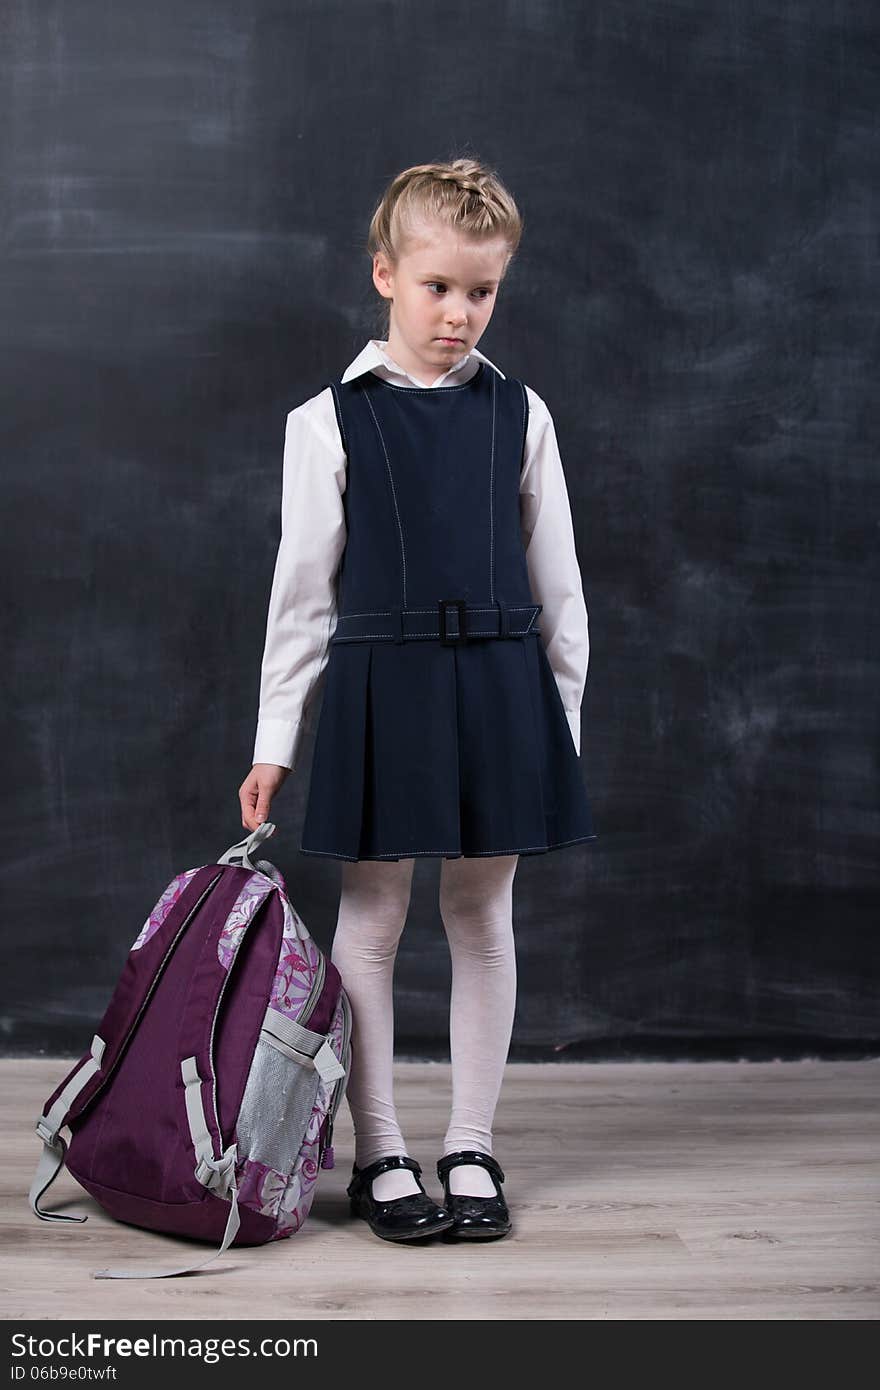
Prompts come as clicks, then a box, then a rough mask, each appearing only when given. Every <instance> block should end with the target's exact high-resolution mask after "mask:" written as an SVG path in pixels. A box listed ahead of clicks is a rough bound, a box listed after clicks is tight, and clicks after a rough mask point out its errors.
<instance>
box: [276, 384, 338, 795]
mask: <svg viewBox="0 0 880 1390" xmlns="http://www.w3.org/2000/svg"><path fill="white" fill-rule="evenodd" d="M322 395H323V393H322ZM322 395H319V396H316V397H313V398H312V400H310V401H307V402H306V403H305V405H302V406H299V407H298V408H297V409H296V410H292V411H291V412H290V414H289V415H288V417H287V426H286V430H285V439H284V466H283V482H282V500H281V541H280V544H279V546H278V555H277V559H276V561H275V574H274V578H273V581H272V592H271V595H270V598H269V612H268V618H267V622H266V641H265V647H264V651H263V660H262V669H261V676H260V705H259V715H258V720H257V733H256V741H255V745H254V755H253V761H254V762H255V763H274V764H276V765H277V766H279V767H289V768H293V767H294V766H295V765H296V761H297V758H298V756H299V749H300V745H301V741H302V736H303V733H304V731H305V729H306V728H307V727H308V723H309V717H310V712H311V709H312V707H313V705H314V702H315V699H316V697H317V695H318V693H319V691H320V690H321V689H322V686H323V677H324V672H325V668H326V665H327V661H328V659H329V651H328V646H329V641H330V638H331V636H332V635H333V631H334V628H335V627H336V618H337V608H336V598H337V577H338V571H339V563H340V560H341V557H342V553H343V551H344V549H345V543H346V539H347V528H346V521H345V510H344V506H343V500H342V497H343V493H344V492H345V488H346V482H347V477H346V457H345V452H344V450H343V448H342V444H341V441H340V440H339V436H338V429H337V426H336V421H335V416H334V415H333V403H332V397H331V396H330V391H329V388H328V389H327V390H326V396H327V401H328V402H329V407H327V404H326V402H324V401H323V400H322Z"/></svg>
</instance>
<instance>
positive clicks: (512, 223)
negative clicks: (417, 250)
mask: <svg viewBox="0 0 880 1390" xmlns="http://www.w3.org/2000/svg"><path fill="white" fill-rule="evenodd" d="M421 222H427V223H431V222H439V223H440V224H441V225H443V226H446V227H451V228H453V229H454V230H455V231H458V232H461V233H463V234H464V235H465V236H469V237H473V238H474V239H475V240H478V241H494V240H498V239H503V240H504V241H506V242H507V248H508V253H507V259H506V261H505V263H504V271H503V274H504V275H506V274H507V270H508V268H509V266H510V262H511V261H512V260H513V257H514V255H515V254H516V250H517V247H518V246H519V243H520V238H521V237H522V231H523V220H522V217H521V216H520V212H519V208H518V207H517V205H516V203H515V202H514V200H513V195H512V194H511V193H510V192H509V191H508V189H507V188H505V186H504V184H503V183H502V182H501V179H500V178H499V177H498V175H497V174H496V173H495V171H494V169H490V168H488V167H487V166H486V165H485V164H483V163H481V161H480V160H478V159H468V158H461V159H453V160H449V161H446V162H442V163H438V164H413V165H412V167H411V168H409V169H403V170H401V172H400V173H399V174H397V175H396V176H395V177H394V178H393V179H392V180H391V182H390V184H389V185H388V187H387V188H386V189H385V192H384V193H383V195H382V198H381V200H380V202H379V204H378V206H377V208H376V210H375V212H374V213H373V216H372V219H371V221H370V231H369V235H368V237H367V253H368V255H369V257H370V260H371V261H372V259H373V257H374V256H375V255H376V252H377V251H383V252H384V253H385V255H386V256H387V257H388V260H389V262H390V264H391V265H392V266H396V265H397V263H398V259H399V257H400V256H401V255H402V254H403V252H404V250H405V249H406V243H407V239H408V238H409V237H412V236H414V235H416V234H417V231H418V225H419V223H421ZM380 316H381V317H382V318H383V319H384V332H385V336H386V337H387V335H388V326H389V323H390V316H391V305H390V303H389V301H388V300H387V299H382V301H381V306H380Z"/></svg>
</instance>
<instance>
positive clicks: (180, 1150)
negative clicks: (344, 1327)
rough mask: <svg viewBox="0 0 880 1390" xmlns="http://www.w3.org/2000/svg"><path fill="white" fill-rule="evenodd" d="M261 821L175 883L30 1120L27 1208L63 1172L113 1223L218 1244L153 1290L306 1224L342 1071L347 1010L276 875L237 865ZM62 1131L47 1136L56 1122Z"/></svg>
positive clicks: (157, 1274)
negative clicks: (35, 1154) (31, 1169)
mask: <svg viewBox="0 0 880 1390" xmlns="http://www.w3.org/2000/svg"><path fill="white" fill-rule="evenodd" d="M274 831H275V826H274V825H273V824H272V823H271V822H267V823H266V824H265V825H262V826H260V828H259V829H258V830H255V831H254V832H253V834H251V835H249V836H247V838H246V839H244V840H241V841H239V843H237V844H235V845H233V846H232V847H231V848H230V849H228V850H227V851H226V853H225V854H224V855H222V856H221V858H220V859H219V860H218V861H217V863H216V864H206V865H204V866H203V867H201V868H198V869H187V870H186V871H185V872H184V873H181V874H178V875H177V877H176V878H174V879H172V881H171V882H170V883H169V885H168V887H167V888H166V889H165V891H164V893H163V894H162V896H161V897H160V899H159V901H158V902H157V903H156V906H155V907H154V908H153V911H152V912H151V913H150V915H149V917H148V918H147V920H146V922H145V923H144V926H143V928H142V930H141V932H140V934H139V936H138V937H137V940H136V941H135V942H134V944H133V946H132V947H131V950H130V952H129V954H128V959H127V960H126V963H125V966H124V967H123V970H122V975H121V976H120V979H119V983H118V984H117V986H116V989H115V991H114V994H113V997H112V999H111V1000H110V1003H109V1005H108V1007H107V1010H106V1012H105V1014H104V1017H103V1019H102V1020H101V1023H100V1025H99V1027H98V1031H97V1033H96V1034H95V1036H94V1037H93V1039H92V1044H91V1049H90V1051H89V1052H88V1053H87V1054H86V1055H85V1056H84V1057H83V1058H81V1059H80V1061H78V1062H77V1064H76V1066H75V1067H74V1068H73V1070H72V1071H71V1072H69V1073H68V1075H67V1076H66V1077H65V1078H64V1080H63V1081H62V1082H61V1084H60V1085H59V1086H58V1087H57V1089H56V1090H55V1091H53V1093H52V1095H51V1096H50V1097H49V1099H48V1101H47V1102H46V1105H45V1106H44V1109H43V1113H42V1115H41V1116H40V1117H39V1119H38V1120H37V1124H36V1129H37V1133H38V1134H39V1135H40V1137H41V1139H42V1140H43V1153H42V1156H41V1158H40V1161H39V1164H38V1166H37V1172H36V1175H35V1177H34V1181H33V1183H32V1184H31V1189H30V1194H29V1200H30V1205H31V1210H32V1211H33V1212H34V1213H35V1214H36V1215H37V1216H39V1217H40V1218H41V1220H43V1221H85V1220H86V1219H87V1218H86V1217H85V1216H65V1215H62V1214H61V1213H58V1212H51V1211H43V1210H41V1209H40V1205H39V1201H40V1198H41V1197H42V1195H43V1193H44V1192H45V1191H46V1188H47V1187H48V1186H49V1184H50V1183H51V1182H52V1181H53V1180H54V1178H55V1177H56V1176H57V1174H58V1172H59V1171H60V1169H61V1166H62V1164H64V1163H65V1162H66V1164H67V1168H68V1171H69V1172H71V1173H72V1174H73V1176H74V1177H75V1178H76V1180H77V1182H79V1183H80V1184H81V1185H82V1186H83V1187H84V1188H85V1189H86V1191H87V1192H89V1193H91V1195H92V1196H93V1197H94V1198H95V1199H96V1201H98V1202H100V1204H101V1206H102V1207H104V1208H105V1210H107V1211H108V1212H109V1213H110V1215H111V1216H113V1217H115V1218H116V1219H117V1220H119V1221H124V1222H127V1223H130V1224H132V1225H135V1226H143V1227H146V1228H148V1229H149V1230H153V1231H163V1232H167V1233H168V1234H171V1235H183V1236H195V1237H197V1238H199V1239H202V1240H206V1241H212V1242H220V1248H219V1250H217V1251H216V1253H215V1254H214V1255H212V1256H210V1257H209V1259H207V1260H204V1261H202V1262H201V1263H199V1264H195V1265H185V1266H183V1267H182V1268H180V1269H166V1270H151V1271H139V1272H138V1271H124V1270H109V1269H102V1270H97V1271H95V1274H94V1277H95V1278H96V1279H159V1278H165V1277H168V1276H172V1275H176V1274H187V1273H189V1272H190V1271H192V1270H195V1269H202V1268H204V1266H205V1265H206V1264H210V1263H211V1261H212V1260H215V1259H216V1258H217V1257H218V1256H219V1255H222V1254H223V1252H224V1251H225V1250H226V1249H227V1248H228V1247H229V1246H230V1245H262V1244H264V1243H265V1242H267V1241H270V1240H281V1239H283V1238H284V1237H285V1236H291V1235H293V1234H294V1233H295V1232H296V1231H298V1230H299V1229H300V1228H301V1227H302V1225H303V1223H304V1222H305V1220H306V1218H307V1216H308V1213H309V1209H310V1207H311V1204H312V1198H313V1196H314V1193H315V1184H316V1181H317V1178H318V1170H319V1168H332V1167H333V1121H334V1117H335V1115H336V1112H337V1110H338V1108H339V1104H340V1102H341V1100H342V1097H343V1095H344V1093H345V1088H346V1085H347V1083H348V1076H349V1073H350V1069H351V1008H350V1005H349V1001H348V997H347V995H346V993H345V990H344V989H343V987H342V979H341V977H340V974H339V971H338V970H337V969H336V967H335V966H334V965H333V964H332V962H331V961H330V960H329V959H328V958H327V957H326V956H324V954H323V953H322V952H321V951H320V949H319V948H318V946H317V945H316V944H315V942H314V941H313V940H312V937H311V936H310V935H309V932H308V930H307V928H306V926H305V924H304V922H303V921H302V919H301V918H300V917H299V916H298V914H297V913H296V911H295V910H294V908H293V906H292V905H291V903H290V900H289V898H288V896H287V891H286V887H285V883H284V879H283V877H282V875H281V874H280V872H279V871H278V869H277V868H275V866H274V865H273V864H270V863H269V862H268V861H267V860H257V861H253V860H252V859H251V855H252V854H253V853H254V851H255V850H256V849H257V848H258V846H259V845H261V844H262V842H263V841H264V840H266V839H268V837H269V836H270V835H272V834H273V833H274ZM64 1125H66V1126H68V1128H69V1130H70V1134H71V1138H70V1142H69V1145H67V1146H66V1145H65V1142H64V1140H63V1139H62V1138H61V1135H60V1132H59V1131H60V1130H61V1128H62V1126H64Z"/></svg>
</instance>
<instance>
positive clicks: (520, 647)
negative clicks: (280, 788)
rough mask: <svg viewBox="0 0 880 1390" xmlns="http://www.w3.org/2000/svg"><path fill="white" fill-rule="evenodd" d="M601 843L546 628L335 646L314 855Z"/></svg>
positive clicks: (314, 773) (316, 769) (306, 842)
mask: <svg viewBox="0 0 880 1390" xmlns="http://www.w3.org/2000/svg"><path fill="white" fill-rule="evenodd" d="M595 839H598V835H597V834H596V832H595V831H594V829H593V820H592V814H591V808H590V803H589V799H588V795H587V792H586V789H585V787H584V782H583V778H582V771H581V763H580V762H579V760H578V756H577V753H576V752H575V747H574V743H573V741H572V737H571V733H570V730H569V727H568V721H567V719H566V715H565V710H564V708H563V704H562V699H561V697H560V694H559V689H558V686H557V684H556V680H555V678H554V676H553V671H552V669H551V666H550V663H549V660H548V658H547V653H546V651H545V649H544V645H543V642H542V641H541V639H540V637H539V636H528V637H525V638H521V639H519V638H510V639H496V640H487V641H470V642H468V643H465V644H462V645H460V646H443V645H442V644H441V643H439V642H432V641H426V642H417V641H409V642H402V643H395V642H340V643H335V644H331V647H330V656H329V659H328V662H327V671H326V680H325V684H324V692H323V698H322V704H321V712H320V718H319V721H318V727H317V730H316V734H315V747H314V755H313V759H312V768H311V778H310V782H309V792H308V798H307V802H306V811H305V818H304V821H303V828H302V836H301V842H300V849H301V851H302V853H303V854H316V855H324V856H328V857H332V858H336V859H347V860H360V859H408V858H419V857H422V856H435V857H443V858H447V859H458V858H461V857H463V856H464V857H477V856H483V855H496V854H545V853H547V852H548V851H549V850H554V849H561V848H562V847H564V846H567V845H574V844H578V843H581V842H583V841H587V840H595Z"/></svg>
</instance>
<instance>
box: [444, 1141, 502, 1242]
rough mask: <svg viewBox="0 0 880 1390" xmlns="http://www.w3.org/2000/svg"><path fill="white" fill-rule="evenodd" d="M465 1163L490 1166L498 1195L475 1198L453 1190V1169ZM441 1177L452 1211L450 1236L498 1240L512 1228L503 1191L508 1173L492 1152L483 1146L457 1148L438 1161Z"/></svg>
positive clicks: (445, 1196) (453, 1237)
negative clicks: (479, 1147)
mask: <svg viewBox="0 0 880 1390" xmlns="http://www.w3.org/2000/svg"><path fill="white" fill-rule="evenodd" d="M461 1163H479V1164H480V1165H481V1166H482V1167H483V1168H486V1169H488V1171H489V1172H490V1173H491V1175H492V1181H493V1182H494V1183H495V1194H496V1195H495V1196H494V1197H472V1196H470V1194H468V1193H464V1192H450V1191H449V1170H450V1168H457V1167H458V1165H459V1164H461ZM437 1177H438V1178H439V1179H440V1181H441V1182H442V1184H443V1204H444V1206H446V1207H447V1208H448V1209H449V1211H451V1212H452V1219H453V1225H452V1228H451V1230H450V1231H449V1236H448V1237H447V1239H456V1240H458V1239H459V1238H460V1237H461V1238H463V1239H466V1240H494V1239H496V1238H497V1237H499V1236H506V1235H507V1233H508V1231H510V1229H511V1224H512V1223H511V1220H510V1212H509V1211H508V1210H507V1203H506V1202H505V1200H504V1194H503V1192H502V1191H501V1184H502V1183H503V1182H504V1174H503V1172H502V1171H501V1165H500V1164H499V1163H498V1160H497V1159H495V1158H493V1157H492V1155H491V1154H484V1153H481V1152H480V1151H479V1149H457V1150H456V1151H455V1153H449V1154H444V1155H443V1157H442V1158H440V1159H438V1160H437Z"/></svg>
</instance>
